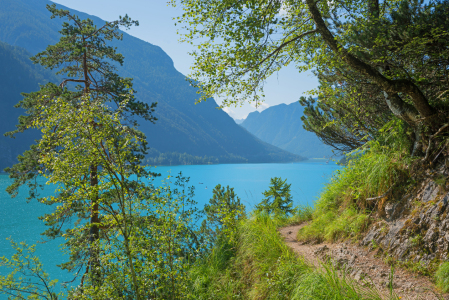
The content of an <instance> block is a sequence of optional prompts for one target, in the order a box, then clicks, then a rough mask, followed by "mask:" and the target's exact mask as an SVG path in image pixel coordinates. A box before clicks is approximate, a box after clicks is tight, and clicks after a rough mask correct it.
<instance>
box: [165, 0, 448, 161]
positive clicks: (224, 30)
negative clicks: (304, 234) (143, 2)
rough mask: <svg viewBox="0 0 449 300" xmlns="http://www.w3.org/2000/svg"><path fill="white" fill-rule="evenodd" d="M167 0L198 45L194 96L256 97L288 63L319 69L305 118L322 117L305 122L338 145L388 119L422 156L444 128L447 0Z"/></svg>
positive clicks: (350, 144) (234, 100)
mask: <svg viewBox="0 0 449 300" xmlns="http://www.w3.org/2000/svg"><path fill="white" fill-rule="evenodd" d="M171 3H172V4H173V5H177V4H180V5H182V7H183V9H184V13H183V15H182V16H181V17H179V18H178V22H179V23H182V24H184V27H183V32H184V33H183V40H184V41H187V42H189V43H192V44H194V43H196V44H197V46H198V49H197V50H196V51H193V52H192V53H191V54H192V55H193V57H194V58H195V64H194V68H193V72H192V74H191V75H192V76H191V78H192V84H193V85H196V86H198V87H199V88H200V89H201V93H202V94H201V99H206V98H207V97H210V96H212V95H221V96H223V97H224V98H225V101H224V104H223V105H224V106H227V105H234V104H235V105H238V104H240V103H242V102H243V101H245V100H248V101H256V102H258V101H260V100H261V99H263V84H264V82H265V79H266V78H267V77H269V76H270V75H271V74H273V73H275V72H277V71H278V70H280V69H281V68H282V67H284V66H286V65H288V64H294V65H295V66H296V67H297V68H298V70H299V71H306V70H315V72H316V73H317V75H320V80H321V82H320V83H321V86H320V89H319V90H317V91H312V92H314V93H316V94H318V96H319V97H318V101H319V106H318V112H317V111H315V112H313V111H310V113H309V114H308V115H307V118H311V119H312V118H314V117H315V116H318V118H321V116H319V112H320V111H321V112H323V111H326V112H327V113H328V115H327V116H325V117H324V118H322V119H321V120H318V121H317V123H316V125H313V126H309V125H312V124H313V123H314V122H315V121H314V120H311V121H310V124H309V125H307V124H306V128H309V129H310V130H314V131H315V130H316V131H317V132H318V133H322V130H320V129H319V126H318V124H321V125H323V124H326V125H328V126H327V127H328V131H331V132H335V136H336V141H335V143H334V141H333V140H332V135H329V133H323V134H322V137H323V139H324V140H326V139H327V141H328V142H329V144H331V145H336V146H337V149H345V150H346V149H353V148H354V147H357V146H359V145H360V144H361V143H364V140H367V139H370V138H372V136H373V134H372V132H376V130H378V129H379V128H381V127H382V126H383V125H385V124H386V123H387V122H389V120H391V118H393V117H394V118H397V119H400V120H402V121H403V122H405V123H406V124H408V126H409V127H410V128H411V131H412V132H413V133H412V134H411V135H410V137H411V138H412V139H413V142H414V147H413V149H411V152H412V153H413V154H416V155H419V154H420V153H421V150H426V152H428V151H427V149H426V147H427V143H426V144H424V143H423V142H422V141H423V138H429V137H430V136H432V137H433V138H434V136H433V134H434V133H436V132H438V133H440V132H441V131H440V129H445V128H447V126H446V127H444V128H443V127H442V126H445V122H446V121H447V105H446V102H447V99H448V97H449V96H448V94H447V92H446V91H447V80H448V79H447V76H446V75H443V74H446V73H447V66H448V65H449V60H448V57H449V56H448V55H449V53H448V50H447V49H448V47H447V45H448V43H449V33H448V29H449V22H448V21H447V18H445V17H444V16H446V15H447V13H448V11H449V4H448V3H447V2H446V1H444V2H440V1H437V0H434V1H427V2H424V1H422V0H413V1H401V0H385V1H382V3H379V1H378V0H370V1H343V2H342V1H337V2H332V3H329V2H326V1H314V0H305V1H293V0H291V1H290V0H287V1H268V0H264V1H253V0H245V1H237V0H212V1H205V0H193V1H191V0H172V1H171ZM445 76H446V77H445ZM343 78H344V79H345V80H340V79H343ZM339 82H341V83H342V84H341V85H343V88H342V87H341V85H340V83H339ZM336 83H337V84H336ZM345 83H348V84H345ZM370 90H371V91H370ZM361 91H363V93H362V96H363V97H358V96H360V95H359V94H361ZM369 93H373V94H372V95H371V96H369ZM337 97H338V98H337ZM334 100H338V101H334ZM321 102H324V103H323V104H321ZM379 111H380V112H382V113H381V114H380V115H378V114H377V115H375V114H376V113H377V112H379ZM323 113H324V112H323ZM363 115H364V116H365V117H364V118H361V119H360V117H361V116H363ZM370 118H372V120H370ZM336 119H343V121H342V122H341V123H339V122H338V121H337V120H336ZM382 122H384V123H383V124H379V123H382ZM373 125H375V126H373ZM308 126H309V127H308ZM348 126H349V127H348ZM379 126H380V127H379ZM334 130H335V131H334ZM365 136H366V137H365ZM329 138H331V139H329ZM342 142H343V144H342ZM346 142H347V145H346V146H345V147H338V145H345V144H344V143H346ZM443 144H444V143H443ZM433 145H434V146H435V147H437V149H435V150H436V151H438V150H439V149H441V147H443V146H442V145H441V142H438V141H436V140H435V142H434V144H433ZM429 148H431V147H429ZM436 151H435V152H436ZM436 153H437V152H436ZM426 157H427V155H426Z"/></svg>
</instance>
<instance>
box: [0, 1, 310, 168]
mask: <svg viewBox="0 0 449 300" xmlns="http://www.w3.org/2000/svg"><path fill="white" fill-rule="evenodd" d="M46 4H52V2H50V1H46V0H0V5H1V7H2V13H0V41H3V42H5V43H8V44H11V45H14V46H19V47H23V48H25V49H26V50H27V51H29V52H30V53H31V54H33V55H34V54H36V53H38V52H40V51H43V50H44V49H45V48H46V46H47V45H49V44H54V43H56V42H57V41H58V39H59V33H58V31H59V30H60V29H61V24H62V22H64V21H65V20H61V19H59V18H55V19H50V13H49V12H48V11H47V10H46V8H45V6H46ZM58 7H60V8H64V6H62V5H58ZM71 11H72V13H74V14H77V15H78V16H80V17H81V18H90V19H92V20H93V21H94V22H95V23H96V24H99V25H101V24H104V21H103V20H101V19H99V18H97V17H95V16H90V15H87V14H85V13H82V12H78V11H75V10H71ZM6 12H7V13H6ZM111 44H112V45H113V46H116V47H117V49H118V52H120V53H122V54H123V55H124V57H125V62H124V65H123V66H122V67H120V66H119V67H118V70H119V74H120V75H121V76H124V77H132V78H134V89H135V90H137V95H136V96H137V98H138V99H139V100H141V101H144V102H147V103H152V102H158V105H157V108H156V114H155V115H156V117H157V118H158V121H157V122H156V124H155V125H153V124H151V123H149V122H143V121H141V122H140V124H141V127H140V129H141V130H142V131H143V132H144V133H145V134H146V136H147V140H148V142H149V146H150V147H151V148H152V150H151V152H150V158H149V162H150V163H160V164H165V163H167V162H168V160H166V157H168V156H170V157H171V159H170V160H169V162H170V163H173V164H176V163H187V162H188V163H195V162H200V161H201V162H206V163H207V162H220V163H224V162H282V161H295V160H301V159H302V158H301V157H298V156H297V155H294V154H291V153H289V152H287V151H284V150H281V149H279V148H277V147H274V146H272V145H270V144H268V143H264V142H262V141H261V140H259V139H257V138H256V137H254V136H253V135H251V134H250V133H249V132H247V131H246V130H244V129H243V128H241V127H240V126H238V125H237V124H236V123H235V122H234V120H233V119H232V118H231V117H229V116H228V115H227V114H226V113H225V112H223V111H221V110H218V109H216V107H217V104H216V102H215V101H214V100H213V99H208V101H206V102H202V103H199V104H197V105H195V99H197V93H196V92H197V90H196V89H194V88H193V87H191V86H190V84H189V83H188V82H187V81H186V80H185V79H186V78H185V76H184V75H182V74H181V73H179V72H178V71H177V70H176V69H175V68H174V65H173V61H172V60H171V58H170V57H169V56H168V55H167V54H166V53H165V52H164V51H163V50H162V49H161V48H160V47H158V46H155V45H152V44H150V43H147V42H145V41H143V40H140V39H138V38H135V37H133V36H130V35H129V34H127V33H124V34H123V41H115V42H113V43H111ZM0 84H1V83H0ZM36 89H37V88H35V89H34V90H36ZM18 92H19V91H17V93H18ZM16 102H17V97H16V98H14V97H13V98H8V99H4V100H2V105H3V106H8V107H11V106H12V105H13V104H15V103H16ZM1 114H2V115H3V112H2V113H1ZM14 123H15V122H14ZM0 130H2V131H5V128H4V127H1V128H0Z"/></svg>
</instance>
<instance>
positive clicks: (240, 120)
mask: <svg viewBox="0 0 449 300" xmlns="http://www.w3.org/2000/svg"><path fill="white" fill-rule="evenodd" d="M234 121H235V123H237V124H242V123H243V121H245V119H234Z"/></svg>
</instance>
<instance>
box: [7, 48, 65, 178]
mask: <svg viewBox="0 0 449 300" xmlns="http://www.w3.org/2000/svg"><path fill="white" fill-rule="evenodd" d="M30 55H31V54H30V53H29V52H27V51H26V50H25V49H23V48H20V47H13V46H10V45H8V44H5V43H2V42H0V66H2V70H1V72H0V100H1V105H2V109H1V112H0V130H1V135H0V171H1V170H3V169H4V168H5V167H7V166H10V165H11V164H13V163H14V162H15V161H16V157H17V155H19V154H21V153H23V151H25V150H26V149H28V147H29V145H30V144H32V143H33V141H34V140H35V139H36V138H37V137H38V135H37V131H28V132H25V133H23V134H19V135H17V137H16V138H15V139H12V138H9V137H5V136H3V133H4V132H7V131H12V130H14V129H15V124H16V123H17V118H18V117H19V115H21V114H23V111H22V110H21V109H17V108H14V104H16V103H17V102H19V101H20V100H21V99H22V96H21V95H20V93H23V92H25V93H29V92H32V91H35V90H37V89H39V85H40V84H41V85H42V84H45V83H47V82H48V81H50V80H51V81H55V80H57V78H56V76H54V75H53V74H52V73H51V72H49V71H47V70H45V69H44V68H42V67H40V66H36V65H33V63H32V62H31V61H30V60H29V57H30Z"/></svg>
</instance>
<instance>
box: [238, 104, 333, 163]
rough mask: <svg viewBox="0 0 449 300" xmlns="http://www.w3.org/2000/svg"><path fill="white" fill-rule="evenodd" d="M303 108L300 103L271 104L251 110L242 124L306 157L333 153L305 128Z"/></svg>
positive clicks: (261, 137)
mask: <svg viewBox="0 0 449 300" xmlns="http://www.w3.org/2000/svg"><path fill="white" fill-rule="evenodd" d="M302 116H303V107H302V106H301V104H299V102H294V103H291V104H289V105H287V104H279V105H276V106H270V107H269V108H267V109H265V110H263V111H262V112H258V111H255V112H252V113H250V114H249V115H248V117H247V118H246V119H245V120H244V121H243V122H242V123H241V124H240V126H242V127H243V128H245V129H246V130H248V131H249V132H251V133H252V134H254V135H255V136H257V137H258V138H259V139H261V140H262V141H264V142H267V143H270V144H272V145H274V146H277V147H279V148H281V149H284V150H287V151H289V152H292V153H295V154H298V155H300V156H303V157H307V158H322V157H326V158H328V157H330V156H332V155H333V153H332V150H331V149H332V148H331V147H330V146H327V145H325V144H323V143H322V142H321V141H320V140H319V139H318V137H317V136H316V135H315V134H314V133H313V132H309V131H307V130H305V129H304V128H303V127H302V124H303V123H302V121H301V117H302Z"/></svg>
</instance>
